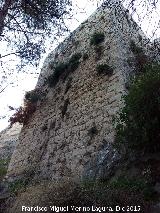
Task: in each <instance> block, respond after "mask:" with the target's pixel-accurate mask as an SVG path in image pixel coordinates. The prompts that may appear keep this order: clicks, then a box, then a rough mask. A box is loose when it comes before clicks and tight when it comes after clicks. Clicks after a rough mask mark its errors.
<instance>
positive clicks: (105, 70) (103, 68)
mask: <svg viewBox="0 0 160 213" xmlns="http://www.w3.org/2000/svg"><path fill="white" fill-rule="evenodd" d="M97 72H98V74H105V75H112V74H113V69H112V68H111V67H110V66H109V65H107V64H99V65H97Z"/></svg>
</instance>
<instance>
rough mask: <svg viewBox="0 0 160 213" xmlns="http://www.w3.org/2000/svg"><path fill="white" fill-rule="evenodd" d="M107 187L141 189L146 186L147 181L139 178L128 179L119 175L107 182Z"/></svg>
mask: <svg viewBox="0 0 160 213" xmlns="http://www.w3.org/2000/svg"><path fill="white" fill-rule="evenodd" d="M109 187H111V188H112V187H113V188H122V189H132V190H143V189H144V188H146V187H147V183H146V182H145V181H144V180H141V179H129V178H125V177H119V178H118V179H117V180H114V181H112V182H111V183H109Z"/></svg>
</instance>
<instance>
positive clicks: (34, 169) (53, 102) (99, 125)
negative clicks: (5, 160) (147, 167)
mask: <svg viewBox="0 0 160 213" xmlns="http://www.w3.org/2000/svg"><path fill="white" fill-rule="evenodd" d="M122 17H123V26H122V25H121V24H120V22H119V21H118V19H121V18H122ZM94 33H103V34H104V41H102V42H101V43H100V44H98V45H94V44H93V45H91V38H93V34H94ZM131 40H134V41H135V43H136V44H137V45H139V46H142V47H144V49H147V48H148V47H147V46H144V43H145V42H146V41H147V39H146V38H145V37H144V34H143V33H142V32H141V30H140V29H139V27H138V26H137V25H135V22H133V21H132V20H131V19H130V18H129V15H127V14H126V13H125V11H124V9H123V8H122V14H119V17H117V15H116V14H115V12H114V8H110V9H107V8H100V9H99V10H97V11H96V12H95V13H94V14H93V15H92V16H91V17H90V18H89V19H88V20H87V21H86V22H85V23H83V24H81V25H80V26H79V28H78V29H77V30H76V31H74V32H73V33H72V34H71V35H70V37H69V38H68V39H66V40H65V41H64V42H63V43H62V44H60V45H59V47H58V48H57V49H56V50H55V51H54V52H53V53H51V54H50V55H49V56H48V58H47V59H46V61H45V63H44V66H43V68H42V71H41V75H40V77H39V80H38V83H37V88H39V89H40V90H41V91H42V92H45V93H46V97H45V98H43V101H39V102H38V103H37V109H36V112H35V113H34V114H33V115H32V116H31V117H30V120H29V122H28V124H26V125H24V127H23V128H22V131H21V134H20V140H19V143H18V145H17V147H16V150H15V152H14V154H13V156H12V159H11V163H10V165H9V169H8V176H9V177H11V178H13V177H14V176H21V175H24V174H30V173H32V175H34V176H35V178H36V179H37V178H40V179H42V178H44V179H47V178H48V179H53V180H54V179H57V180H59V179H61V178H64V177H65V178H68V177H72V178H75V179H79V178H82V177H89V178H105V176H107V175H108V172H109V169H110V168H112V166H113V165H114V164H116V161H117V160H118V159H119V155H118V153H116V151H115V150H114V149H113V147H112V144H113V143H114V135H115V131H114V125H113V118H114V116H115V115H116V114H117V112H118V111H119V109H120V108H121V107H122V106H123V103H122V101H121V96H122V95H123V94H124V93H126V92H127V89H126V82H127V80H128V77H129V75H130V74H131V73H132V72H133V70H134V68H135V63H134V61H135V58H134V55H133V53H132V52H131V50H130V42H131ZM75 53H80V54H81V55H82V57H81V58H80V61H79V62H80V63H79V66H77V69H76V70H75V71H74V72H71V73H70V74H69V76H67V77H66V78H65V77H64V76H62V77H60V80H59V82H58V83H57V84H56V86H54V87H53V88H49V87H48V85H46V84H45V79H46V78H48V76H49V75H50V74H51V73H52V72H53V70H52V69H51V67H52V66H51V65H53V66H56V64H58V63H59V62H67V61H68V60H69V59H70V58H71V57H72V56H73V55H74V54H75ZM129 60H131V61H132V65H131V64H130V63H129ZM98 65H107V66H108V67H110V68H111V67H112V69H113V73H112V74H110V75H107V74H105V72H104V73H103V72H102V73H99V74H98V73H97V66H98ZM105 69H106V68H105Z"/></svg>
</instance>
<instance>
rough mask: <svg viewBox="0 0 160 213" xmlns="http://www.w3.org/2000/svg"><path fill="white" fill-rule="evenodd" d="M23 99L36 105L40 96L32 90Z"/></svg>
mask: <svg viewBox="0 0 160 213" xmlns="http://www.w3.org/2000/svg"><path fill="white" fill-rule="evenodd" d="M25 99H26V100H27V101H29V102H31V103H36V102H37V101H38V100H40V96H39V94H38V91H36V90H32V91H29V92H26V94H25Z"/></svg>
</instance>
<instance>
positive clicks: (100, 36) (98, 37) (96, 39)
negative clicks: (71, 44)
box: [90, 32, 105, 45]
mask: <svg viewBox="0 0 160 213" xmlns="http://www.w3.org/2000/svg"><path fill="white" fill-rule="evenodd" d="M104 39H105V36H104V33H101V32H99V33H97V32H95V33H94V34H93V35H92V37H91V40H90V44H91V45H98V44H100V43H102V42H103V41H104Z"/></svg>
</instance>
